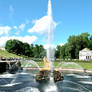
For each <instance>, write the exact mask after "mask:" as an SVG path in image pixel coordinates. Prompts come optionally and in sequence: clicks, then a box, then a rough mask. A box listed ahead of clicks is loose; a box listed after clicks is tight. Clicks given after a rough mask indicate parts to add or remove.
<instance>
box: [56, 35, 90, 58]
mask: <svg viewBox="0 0 92 92" xmlns="http://www.w3.org/2000/svg"><path fill="white" fill-rule="evenodd" d="M84 48H89V49H91V50H92V35H90V34H89V33H82V34H80V35H77V36H75V35H73V36H70V37H69V38H68V42H67V43H66V44H64V45H63V46H59V47H58V46H57V49H56V54H55V57H56V58H63V59H65V58H67V59H78V56H79V51H80V50H82V49H84ZM57 53H58V54H57Z"/></svg>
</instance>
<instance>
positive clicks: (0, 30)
mask: <svg viewBox="0 0 92 92" xmlns="http://www.w3.org/2000/svg"><path fill="white" fill-rule="evenodd" d="M10 30H11V27H9V26H5V27H2V26H1V27H0V35H2V34H6V35H8V33H9V31H10Z"/></svg>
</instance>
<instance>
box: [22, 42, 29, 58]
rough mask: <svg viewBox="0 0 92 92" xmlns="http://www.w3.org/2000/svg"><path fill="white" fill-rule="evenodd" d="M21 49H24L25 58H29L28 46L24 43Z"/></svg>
mask: <svg viewBox="0 0 92 92" xmlns="http://www.w3.org/2000/svg"><path fill="white" fill-rule="evenodd" d="M23 47H24V53H23V54H24V55H25V56H28V57H29V56H30V45H29V44H28V43H24V44H23Z"/></svg>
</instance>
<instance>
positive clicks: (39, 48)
mask: <svg viewBox="0 0 92 92" xmlns="http://www.w3.org/2000/svg"><path fill="white" fill-rule="evenodd" d="M5 49H6V50H7V51H8V52H10V53H14V54H17V55H24V56H28V57H35V58H42V57H44V56H45V55H46V53H45V49H44V47H43V45H37V44H36V45H33V44H31V45H29V44H28V43H23V42H21V41H19V40H16V39H14V40H8V41H7V42H6V45H5Z"/></svg>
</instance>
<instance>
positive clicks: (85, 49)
mask: <svg viewBox="0 0 92 92" xmlns="http://www.w3.org/2000/svg"><path fill="white" fill-rule="evenodd" d="M81 51H90V49H88V48H84V49H83V50H81Z"/></svg>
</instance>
